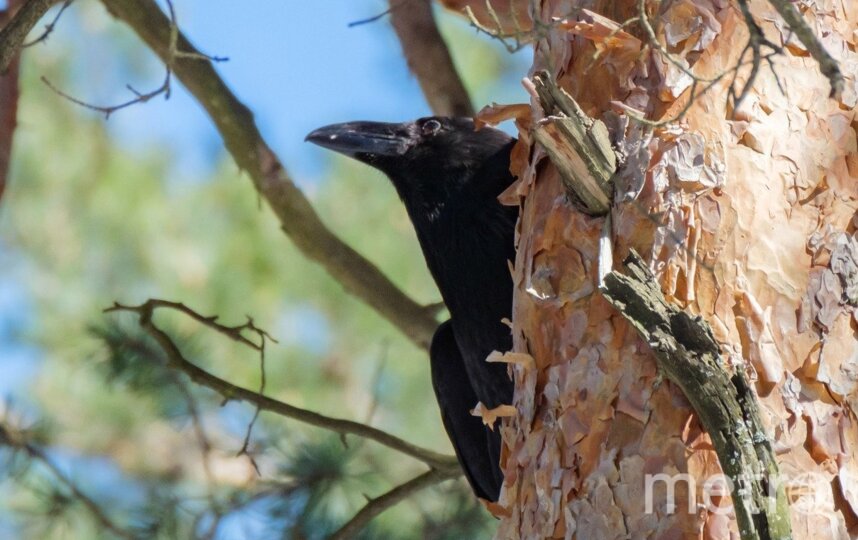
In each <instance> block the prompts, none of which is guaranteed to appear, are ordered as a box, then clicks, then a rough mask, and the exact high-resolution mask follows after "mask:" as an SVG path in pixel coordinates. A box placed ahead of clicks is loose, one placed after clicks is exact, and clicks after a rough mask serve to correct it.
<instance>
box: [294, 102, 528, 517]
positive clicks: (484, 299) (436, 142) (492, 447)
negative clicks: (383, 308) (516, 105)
mask: <svg viewBox="0 0 858 540" xmlns="http://www.w3.org/2000/svg"><path fill="white" fill-rule="evenodd" d="M307 140H308V141H310V142H313V143H315V144H317V145H319V146H322V147H324V148H327V149H329V150H333V151H335V152H339V153H341V154H345V155H346V156H349V157H351V158H354V159H356V160H358V161H361V162H363V163H366V164H367V165H370V166H372V167H375V168H376V169H379V170H380V171H382V172H383V173H385V174H386V175H387V176H388V178H390V180H391V182H392V183H393V185H394V187H395V188H396V191H397V192H398V193H399V197H400V198H401V199H402V201H403V203H404V205H405V208H406V210H407V212H408V216H409V218H410V219H411V223H412V224H413V225H414V230H415V232H416V233H417V239H418V240H419V242H420V247H421V248H422V250H423V255H424V258H425V259H426V264H427V266H428V267H429V271H430V272H431V273H432V277H433V278H434V279H435V283H436V284H437V285H438V289H439V290H440V291H441V296H442V298H443V299H444V303H445V304H446V306H447V309H448V310H449V311H450V317H451V318H450V320H449V321H447V322H445V323H443V324H441V325H440V326H439V327H438V329H437V331H436V332H435V335H434V337H433V338H432V345H431V347H430V353H429V357H430V360H431V371H432V385H433V387H434V390H435V396H436V398H437V399H438V405H439V407H440V409H441V416H442V419H443V422H444V427H445V429H446V430H447V434H448V435H449V437H450V440H451V441H452V443H453V447H454V448H455V450H456V455H457V457H458V459H459V462H460V463H461V464H462V468H463V469H464V471H465V475H466V476H467V478H468V481H469V482H470V484H471V487H472V488H473V490H474V492H475V493H476V494H477V496H479V497H482V498H484V499H488V500H492V501H496V500H497V498H498V495H499V492H500V486H501V483H502V482H503V475H502V473H501V470H500V466H499V462H500V448H501V440H500V434H499V432H498V430H496V429H493V430H489V429H488V428H486V427H485V426H483V425H482V422H481V420H480V419H478V418H476V417H474V416H472V415H471V414H470V409H471V408H473V407H474V405H476V403H477V401H480V402H482V403H483V405H484V406H486V407H489V408H494V407H497V406H499V405H503V404H509V403H510V402H511V401H512V381H511V380H510V378H509V375H508V374H507V368H506V365H505V364H499V363H488V362H486V357H487V356H488V355H489V353H491V352H492V351H494V350H498V351H508V350H509V349H510V348H511V347H512V337H511V334H510V329H509V327H507V326H506V325H505V324H504V323H503V322H502V319H504V318H509V317H510V316H511V312H512V285H513V284H512V277H511V275H510V271H509V265H508V261H512V260H514V258H515V246H514V241H515V240H514V237H515V223H516V220H517V219H518V209H517V208H513V207H508V206H503V205H502V204H500V202H499V201H498V199H497V198H498V195H500V193H501V192H502V191H503V190H504V189H506V188H507V187H508V186H509V185H510V184H511V183H512V180H513V177H512V175H511V174H510V172H509V164H510V151H511V150H512V147H513V145H514V144H515V139H513V138H512V137H510V136H509V135H507V134H506V133H504V132H503V131H500V130H497V129H493V128H483V129H480V130H476V129H475V126H474V122H473V120H472V119H470V118H448V117H437V116H436V117H428V118H421V119H419V120H416V121H414V122H403V123H399V124H389V123H381V122H348V123H344V124H335V125H330V126H326V127H323V128H320V129H317V130H316V131H313V132H312V133H310V134H309V135H308V136H307Z"/></svg>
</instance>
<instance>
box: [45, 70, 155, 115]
mask: <svg viewBox="0 0 858 540" xmlns="http://www.w3.org/2000/svg"><path fill="white" fill-rule="evenodd" d="M170 77H171V74H170V70H169V69H168V70H167V74H166V75H165V76H164V82H163V83H161V86H159V87H158V88H156V89H154V90H152V91H150V92H146V93H141V92H138V91H137V90H135V89H134V88H132V87H131V86H128V89H129V90H130V91H131V92H132V93H133V94H134V95H135V97H134V98H132V99H129V100H127V101H123V102H122V103H119V104H117V105H95V104H92V103H87V102H86V101H83V100H81V99H78V98H76V97H74V96H72V95H69V94H67V93H66V92H63V91H62V90H60V89H59V88H57V87H56V86H54V85H53V83H51V81H49V80H48V79H47V78H45V77H44V76H42V77H40V79H41V81H42V82H43V83H45V86H47V87H48V88H50V89H51V90H52V91H53V92H54V93H55V94H57V95H58V96H60V97H62V98H64V99H66V100H68V101H71V102H72V103H74V104H75V105H80V106H81V107H84V108H87V109H89V110H91V111H96V112H100V113H101V114H103V115H104V118H106V119H107V118H110V115H111V114H113V113H115V112H116V111H119V110H122V109H125V108H126V107H130V106H132V105H136V104H138V103H146V102H147V101H149V100H150V99H152V98H154V97H157V96H160V95H163V96H164V98H165V99H169V97H170Z"/></svg>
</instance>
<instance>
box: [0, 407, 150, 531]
mask: <svg viewBox="0 0 858 540" xmlns="http://www.w3.org/2000/svg"><path fill="white" fill-rule="evenodd" d="M0 446H7V447H9V448H12V449H15V450H20V451H22V452H24V453H25V454H27V456H28V457H29V458H30V459H32V460H35V461H37V462H39V463H41V464H42V465H44V466H45V468H46V469H48V471H50V473H51V474H52V475H53V476H54V477H55V478H56V479H57V480H58V481H59V482H60V483H61V484H62V485H63V486H65V487H66V489H68V490H69V491H70V492H71V494H72V496H73V497H74V499H75V500H77V501H79V502H80V503H82V504H83V505H84V507H86V509H87V511H89V513H90V514H92V517H93V518H95V520H96V521H97V522H98V523H99V525H101V526H102V527H103V528H104V529H105V530H108V531H110V532H111V533H113V534H114V535H116V536H118V537H119V538H125V539H126V540H139V537H138V536H137V535H135V534H133V533H132V532H130V531H127V530H125V529H123V528H122V527H120V526H119V525H117V524H116V523H115V522H114V521H113V520H112V519H110V517H108V515H107V514H106V513H105V512H104V510H102V509H101V507H100V506H99V505H98V503H97V502H95V500H93V499H92V498H91V497H89V496H88V495H87V494H86V493H84V492H83V491H82V490H81V489H80V488H79V487H78V486H77V484H75V482H74V481H72V479H71V478H69V477H68V476H67V475H66V474H65V473H64V472H63V471H62V470H61V469H60V468H59V467H58V466H57V465H56V464H55V463H54V462H53V461H52V460H51V458H49V457H48V455H47V454H46V453H45V451H44V450H42V449H41V448H40V447H38V446H36V445H35V444H33V443H31V442H30V441H28V440H27V438H26V436H24V435H23V434H22V433H20V432H19V431H17V430H15V429H14V428H12V427H11V426H9V425H6V424H4V423H0Z"/></svg>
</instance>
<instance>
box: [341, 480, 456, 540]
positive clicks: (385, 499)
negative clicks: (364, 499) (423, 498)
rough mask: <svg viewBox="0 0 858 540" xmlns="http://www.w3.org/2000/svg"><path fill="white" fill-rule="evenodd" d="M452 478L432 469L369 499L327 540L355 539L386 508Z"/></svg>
mask: <svg viewBox="0 0 858 540" xmlns="http://www.w3.org/2000/svg"><path fill="white" fill-rule="evenodd" d="M453 476H454V475H452V474H450V473H449V472H442V471H438V470H435V469H432V470H429V471H426V472H425V473H423V474H421V475H420V476H416V477H414V478H412V479H411V480H409V481H408V482H405V483H404V484H402V485H399V486H396V487H395V488H393V489H391V490H390V491H388V492H387V493H385V494H384V495H380V496H378V497H376V498H374V499H371V500H370V501H369V502H368V503H367V504H366V506H364V507H363V508H361V510H360V512H358V513H357V514H355V515H354V517H352V518H351V519H350V520H349V521H348V522H346V524H345V525H343V526H342V527H340V528H339V529H338V530H337V531H336V532H334V534H332V535H331V536H330V537H329V539H328V540H348V539H349V538H356V537H357V535H358V533H359V532H360V531H361V530H363V528H364V527H366V526H367V524H368V523H369V522H370V521H372V520H373V519H374V518H375V517H376V516H378V515H379V514H381V513H382V512H384V511H385V510H387V509H388V508H390V507H392V506H394V505H396V504H398V503H400V502H401V501H404V500H405V499H407V498H408V497H410V496H411V495H413V494H415V493H417V492H418V491H420V490H421V489H425V488H427V487H429V486H432V485H434V484H437V483H439V482H443V481H444V480H447V479H449V478H453Z"/></svg>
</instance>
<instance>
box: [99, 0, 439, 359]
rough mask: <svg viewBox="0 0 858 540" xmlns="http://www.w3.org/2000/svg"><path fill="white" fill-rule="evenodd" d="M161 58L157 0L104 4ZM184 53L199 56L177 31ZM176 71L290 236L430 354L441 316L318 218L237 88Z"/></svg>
mask: <svg viewBox="0 0 858 540" xmlns="http://www.w3.org/2000/svg"><path fill="white" fill-rule="evenodd" d="M102 3H103V4H104V5H105V6H106V7H107V9H108V10H109V11H110V13H112V14H113V15H114V16H116V17H118V18H119V19H121V20H123V21H124V22H126V23H127V24H128V25H129V26H130V27H131V28H132V29H133V30H134V31H135V32H136V33H137V34H138V35H139V36H140V38H141V39H142V40H143V41H144V42H145V43H146V44H147V45H148V46H149V47H150V48H151V49H152V51H154V52H155V53H156V54H157V55H158V56H159V57H160V58H161V59H162V61H165V62H166V61H168V60H170V59H171V52H170V36H171V31H172V27H171V24H170V20H169V18H168V17H167V16H165V15H164V13H163V12H162V11H161V9H160V8H159V7H158V6H157V4H155V3H154V2H153V1H152V0H102ZM177 36H178V37H177V43H178V48H179V49H180V50H181V51H186V52H190V53H195V52H196V49H194V47H193V45H191V43H189V42H188V40H187V39H185V37H184V36H183V35H182V33H181V32H177ZM173 73H174V74H175V76H176V78H177V79H179V80H180V81H181V82H182V84H183V85H184V86H185V88H187V89H188V91H189V92H190V93H191V94H192V95H193V96H194V97H195V98H196V99H197V101H198V102H199V103H200V105H202V106H203V107H204V108H205V110H206V112H207V113H208V115H209V117H210V118H211V119H212V121H213V122H214V124H215V126H216V127H217V129H218V131H219V132H220V134H221V136H222V137H223V140H224V143H225V145H226V148H227V150H228V151H229V152H230V154H232V157H233V159H234V160H235V162H236V164H237V165H238V167H239V168H240V169H241V170H243V171H246V172H247V174H248V176H249V177H250V179H251V180H252V181H253V184H254V186H255V187H256V189H257V191H258V192H259V194H260V196H261V197H262V198H264V199H265V200H266V201H267V202H268V204H269V205H270V207H271V209H272V210H273V211H274V213H275V214H276V216H277V218H278V220H279V221H280V224H281V226H282V228H283V230H284V232H285V233H286V235H287V236H288V237H289V238H290V239H291V240H292V241H293V242H294V243H295V244H296V246H297V247H298V249H299V250H300V251H301V252H302V253H303V254H304V255H305V256H306V257H308V258H309V259H311V260H313V261H315V262H317V263H319V264H321V265H322V266H323V267H324V268H325V270H327V271H328V272H329V273H330V275H331V276H332V277H333V278H334V279H335V280H336V281H337V282H339V283H340V284H341V285H342V286H343V287H344V288H345V289H346V290H347V291H348V292H350V293H352V294H354V295H355V296H357V297H358V298H360V299H361V300H363V301H364V302H366V303H367V304H368V305H369V306H370V307H372V308H373V309H375V310H376V311H377V312H378V313H379V314H381V315H382V316H383V317H385V318H386V319H387V320H388V321H390V322H391V323H392V324H393V325H394V326H395V327H396V328H399V329H400V330H401V331H402V332H403V333H404V334H405V335H406V336H407V337H408V338H409V339H411V340H412V341H413V342H414V343H415V344H417V345H418V346H420V347H423V348H424V349H427V348H428V347H429V342H430V341H431V339H432V334H433V333H434V331H435V328H436V327H437V326H438V323H437V321H436V320H435V317H434V314H433V313H432V312H431V311H429V310H426V309H424V308H423V307H422V306H420V305H419V304H417V303H415V302H414V301H413V300H412V299H411V298H409V297H408V296H407V295H405V294H404V293H403V292H402V291H401V290H400V289H399V288H398V287H396V286H395V285H394V284H393V283H391V281H390V280H389V279H387V277H385V276H384V274H382V273H381V272H380V271H379V269H378V268H377V267H376V266H375V265H373V264H372V263H371V262H369V261H368V260H367V259H365V258H364V257H363V256H361V255H360V254H359V253H357V252H356V251H355V250H354V249H352V248H351V247H349V246H348V245H346V244H345V243H344V242H343V241H342V240H340V239H339V238H338V237H337V236H336V235H334V234H333V233H332V232H331V230H330V229H328V228H327V227H326V226H325V224H324V223H322V221H321V219H320V218H319V216H318V214H316V212H315V210H314V209H313V207H312V206H311V205H310V202H309V201H308V200H307V198H306V196H304V194H303V193H301V191H300V190H299V189H298V187H297V186H296V185H295V183H294V182H293V181H292V179H291V178H290V177H289V175H288V174H287V172H286V170H285V168H284V167H283V164H282V163H281V162H280V160H279V159H278V157H277V155H276V154H274V152H273V151H272V150H271V148H270V147H269V145H268V144H267V143H266V141H265V139H263V138H262V135H261V134H260V132H259V129H258V127H257V126H256V123H255V121H254V119H253V115H252V113H251V112H250V110H249V109H248V108H247V107H246V106H245V105H244V104H243V103H241V102H240V101H238V99H237V98H236V97H235V95H234V94H233V93H232V92H231V91H230V89H229V88H228V87H227V86H226V84H225V83H224V82H223V80H222V79H221V78H220V76H219V75H218V74H217V72H216V71H215V70H214V67H213V66H212V64H211V62H208V61H205V60H199V61H186V60H185V58H184V55H178V56H176V57H175V62H174V63H173Z"/></svg>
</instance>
